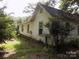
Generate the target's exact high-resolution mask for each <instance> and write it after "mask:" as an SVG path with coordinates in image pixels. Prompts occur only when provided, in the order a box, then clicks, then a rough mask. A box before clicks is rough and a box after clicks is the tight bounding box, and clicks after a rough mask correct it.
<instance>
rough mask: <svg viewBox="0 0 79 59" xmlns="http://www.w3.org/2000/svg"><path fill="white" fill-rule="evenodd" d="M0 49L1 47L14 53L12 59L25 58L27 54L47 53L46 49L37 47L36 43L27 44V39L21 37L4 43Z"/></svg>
mask: <svg viewBox="0 0 79 59" xmlns="http://www.w3.org/2000/svg"><path fill="white" fill-rule="evenodd" d="M0 47H3V48H4V49H5V50H6V51H9V52H10V51H14V52H16V54H15V57H13V59H16V58H17V57H22V56H25V55H27V54H32V53H40V52H47V51H48V49H47V48H46V47H43V46H42V45H39V44H37V43H32V42H29V41H28V40H27V39H25V38H22V37H18V38H15V39H12V40H10V41H6V44H5V43H3V44H0Z"/></svg>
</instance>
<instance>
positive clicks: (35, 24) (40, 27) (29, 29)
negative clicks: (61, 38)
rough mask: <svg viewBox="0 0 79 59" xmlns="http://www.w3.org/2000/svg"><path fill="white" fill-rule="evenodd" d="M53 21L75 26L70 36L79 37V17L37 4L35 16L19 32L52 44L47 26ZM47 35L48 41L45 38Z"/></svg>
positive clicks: (22, 25) (21, 26)
mask: <svg viewBox="0 0 79 59" xmlns="http://www.w3.org/2000/svg"><path fill="white" fill-rule="evenodd" d="M51 20H52V21H55V20H56V21H60V22H62V23H66V22H69V23H70V24H71V25H73V26H74V30H72V31H71V32H70V35H69V36H70V37H75V38H77V37H78V36H79V25H78V24H79V18H78V16H76V15H72V14H70V13H66V12H64V11H62V10H58V9H56V8H53V7H50V6H47V5H43V4H41V3H38V4H37V7H36V9H35V11H34V13H33V15H32V16H30V17H28V18H27V20H26V21H25V22H24V23H22V24H20V25H19V31H20V33H21V34H23V35H25V36H29V37H32V38H34V39H36V40H40V41H42V42H44V43H45V42H48V44H51V43H52V36H51V35H50V32H49V29H48V28H47V27H46V26H45V25H46V24H48V23H49V22H51ZM46 35H47V39H46V38H45V36H46ZM46 40H47V41H46Z"/></svg>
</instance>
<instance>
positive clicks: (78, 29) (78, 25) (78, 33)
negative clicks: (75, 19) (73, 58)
mask: <svg viewBox="0 0 79 59" xmlns="http://www.w3.org/2000/svg"><path fill="white" fill-rule="evenodd" d="M78 35H79V25H78Z"/></svg>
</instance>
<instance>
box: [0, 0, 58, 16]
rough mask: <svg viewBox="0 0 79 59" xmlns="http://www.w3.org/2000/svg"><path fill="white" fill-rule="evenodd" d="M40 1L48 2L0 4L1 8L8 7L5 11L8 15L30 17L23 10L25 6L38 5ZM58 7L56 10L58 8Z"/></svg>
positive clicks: (22, 0)
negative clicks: (29, 4)
mask: <svg viewBox="0 0 79 59" xmlns="http://www.w3.org/2000/svg"><path fill="white" fill-rule="evenodd" d="M39 1H47V0H4V1H3V2H0V8H1V7H2V6H4V5H6V6H7V9H6V10H5V12H6V13H8V14H9V13H11V15H12V16H15V17H17V16H20V17H22V16H28V15H30V14H29V13H23V10H24V8H25V6H27V5H28V3H33V4H36V3H38V2H39ZM58 5H59V4H57V6H56V8H58Z"/></svg>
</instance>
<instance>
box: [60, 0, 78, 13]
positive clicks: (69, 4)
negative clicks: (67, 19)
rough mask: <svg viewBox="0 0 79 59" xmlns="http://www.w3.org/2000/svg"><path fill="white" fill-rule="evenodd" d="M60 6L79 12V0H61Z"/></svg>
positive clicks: (69, 10) (67, 10)
mask: <svg viewBox="0 0 79 59" xmlns="http://www.w3.org/2000/svg"><path fill="white" fill-rule="evenodd" d="M73 6H74V7H73ZM60 8H61V9H62V10H64V11H66V12H70V13H72V12H74V13H78V9H79V0H61V4H60Z"/></svg>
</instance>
